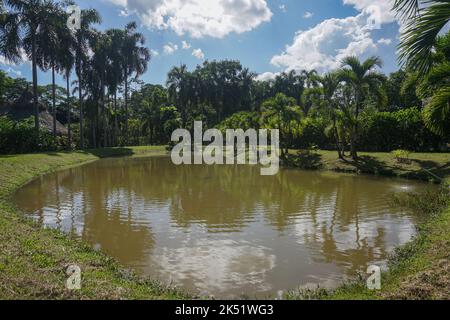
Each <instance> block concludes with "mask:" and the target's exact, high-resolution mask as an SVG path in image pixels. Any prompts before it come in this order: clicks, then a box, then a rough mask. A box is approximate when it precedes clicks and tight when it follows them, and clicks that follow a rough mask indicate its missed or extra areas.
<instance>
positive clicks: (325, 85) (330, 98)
mask: <svg viewBox="0 0 450 320" xmlns="http://www.w3.org/2000/svg"><path fill="white" fill-rule="evenodd" d="M317 80H318V82H319V83H320V84H321V85H322V87H321V92H322V96H321V98H322V99H323V101H324V103H325V109H326V110H327V111H328V112H329V114H330V116H331V120H332V123H331V132H332V134H333V136H334V140H335V143H336V148H337V152H338V155H339V159H343V158H344V155H343V153H342V147H341V143H340V141H339V132H338V129H337V112H338V109H339V106H338V104H337V102H336V97H335V96H336V92H337V91H338V88H339V84H340V81H339V77H338V75H337V74H336V73H333V72H330V73H327V74H325V75H323V76H321V77H318V78H317Z"/></svg>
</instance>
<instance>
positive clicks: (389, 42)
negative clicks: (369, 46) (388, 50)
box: [377, 38, 392, 46]
mask: <svg viewBox="0 0 450 320" xmlns="http://www.w3.org/2000/svg"><path fill="white" fill-rule="evenodd" d="M377 42H378V43H380V44H385V45H387V46H388V45H390V44H391V43H392V39H385V38H381V39H379V40H378V41H377Z"/></svg>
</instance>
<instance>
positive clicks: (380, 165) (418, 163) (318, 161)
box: [290, 150, 450, 182]
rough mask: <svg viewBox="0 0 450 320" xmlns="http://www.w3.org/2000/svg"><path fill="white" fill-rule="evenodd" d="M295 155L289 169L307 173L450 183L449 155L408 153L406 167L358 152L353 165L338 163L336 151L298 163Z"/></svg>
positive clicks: (384, 157)
mask: <svg viewBox="0 0 450 320" xmlns="http://www.w3.org/2000/svg"><path fill="white" fill-rule="evenodd" d="M298 152H299V151H297V150H291V151H290V156H291V157H292V163H293V165H294V166H296V165H297V166H300V167H305V168H308V169H322V170H334V171H341V172H354V173H368V174H378V175H385V176H397V177H403V178H408V179H419V180H425V181H430V180H431V181H436V182H441V181H440V179H439V178H441V179H444V180H446V181H447V182H450V153H412V154H411V155H410V156H409V162H408V163H398V162H397V161H396V159H395V158H394V156H393V155H392V154H391V153H384V152H377V153H367V152H361V153H360V154H359V156H360V160H359V161H357V162H354V161H353V160H351V159H350V158H348V160H347V161H345V162H344V161H342V160H339V159H338V156H337V152H336V151H318V152H316V153H313V154H311V155H310V156H309V157H308V159H307V161H304V162H301V163H298V158H299V157H298V156H297V154H298Z"/></svg>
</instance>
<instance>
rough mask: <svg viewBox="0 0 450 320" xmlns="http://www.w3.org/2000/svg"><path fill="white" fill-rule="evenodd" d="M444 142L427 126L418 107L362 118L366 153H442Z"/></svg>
mask: <svg viewBox="0 0 450 320" xmlns="http://www.w3.org/2000/svg"><path fill="white" fill-rule="evenodd" d="M441 143H442V138H440V137H439V136H437V135H435V134H433V133H432V132H431V131H429V130H428V129H427V128H426V127H425V124H424V122H423V119H422V112H421V110H420V109H419V108H416V107H415V108H409V109H403V110H400V111H396V112H374V113H365V114H363V116H362V118H361V131H360V141H359V148H360V149H361V150H364V151H384V152H390V151H392V150H397V149H403V150H413V151H438V150H439V147H440V144H441Z"/></svg>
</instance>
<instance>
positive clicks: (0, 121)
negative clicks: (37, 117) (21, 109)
mask: <svg viewBox="0 0 450 320" xmlns="http://www.w3.org/2000/svg"><path fill="white" fill-rule="evenodd" d="M64 143H66V144H67V142H65V138H62V137H54V136H53V134H51V133H49V132H46V131H43V130H41V131H40V133H39V135H37V133H36V130H35V128H34V120H33V118H29V119H26V120H21V121H13V120H11V119H9V118H8V117H5V116H3V117H0V153H2V154H14V153H28V152H37V151H56V150H58V149H60V147H61V146H64Z"/></svg>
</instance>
